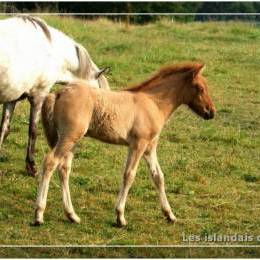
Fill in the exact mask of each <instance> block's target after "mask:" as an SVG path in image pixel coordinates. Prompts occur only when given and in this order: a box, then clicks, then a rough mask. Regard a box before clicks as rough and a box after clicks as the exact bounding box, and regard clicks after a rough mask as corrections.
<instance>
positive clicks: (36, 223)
mask: <svg viewBox="0 0 260 260" xmlns="http://www.w3.org/2000/svg"><path fill="white" fill-rule="evenodd" d="M42 224H43V222H41V221H38V220H35V221H34V222H33V223H32V224H31V226H33V227H38V226H41V225H42Z"/></svg>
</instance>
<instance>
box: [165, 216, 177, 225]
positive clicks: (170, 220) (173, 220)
mask: <svg viewBox="0 0 260 260" xmlns="http://www.w3.org/2000/svg"><path fill="white" fill-rule="evenodd" d="M166 218H167V221H169V222H171V223H174V224H175V223H176V222H177V218H176V217H175V216H174V215H172V216H171V215H169V216H167V217H166Z"/></svg>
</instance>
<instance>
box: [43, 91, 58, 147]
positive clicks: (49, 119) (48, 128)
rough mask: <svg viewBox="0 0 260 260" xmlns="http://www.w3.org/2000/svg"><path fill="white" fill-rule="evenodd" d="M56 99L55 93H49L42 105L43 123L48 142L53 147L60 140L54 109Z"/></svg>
mask: <svg viewBox="0 0 260 260" xmlns="http://www.w3.org/2000/svg"><path fill="white" fill-rule="evenodd" d="M55 101H56V95H55V94H49V95H48V96H47V97H46V99H45V100H44V103H43V106H42V123H43V129H44V133H45V136H46V138H47V141H48V144H49V146H50V147H51V148H53V147H54V146H55V145H56V144H57V142H58V133H57V130H56V127H55V124H54V119H53V110H54V105H55Z"/></svg>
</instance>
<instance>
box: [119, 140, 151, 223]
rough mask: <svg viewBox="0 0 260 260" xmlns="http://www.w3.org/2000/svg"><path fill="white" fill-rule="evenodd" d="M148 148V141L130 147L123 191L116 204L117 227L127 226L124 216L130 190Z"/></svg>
mask: <svg viewBox="0 0 260 260" xmlns="http://www.w3.org/2000/svg"><path fill="white" fill-rule="evenodd" d="M146 146H147V142H146V141H139V142H138V143H136V144H134V145H132V146H130V148H129V151H128V158H127V162H126V166H125V171H124V175H123V180H122V186H121V190H120V192H119V195H118V199H117V204H116V214H117V225H118V226H125V225H126V224H127V223H126V220H125V216H124V212H125V203H126V199H127V195H128V192H129V189H130V188H131V186H132V184H133V182H134V178H135V174H136V170H137V167H138V164H139V161H140V158H141V157H142V155H143V153H144V151H145V149H146Z"/></svg>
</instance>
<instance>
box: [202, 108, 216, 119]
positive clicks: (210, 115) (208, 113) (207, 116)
mask: <svg viewBox="0 0 260 260" xmlns="http://www.w3.org/2000/svg"><path fill="white" fill-rule="evenodd" d="M213 117H214V110H212V109H209V110H206V111H205V113H204V118H205V119H206V120H208V119H212V118H213Z"/></svg>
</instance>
